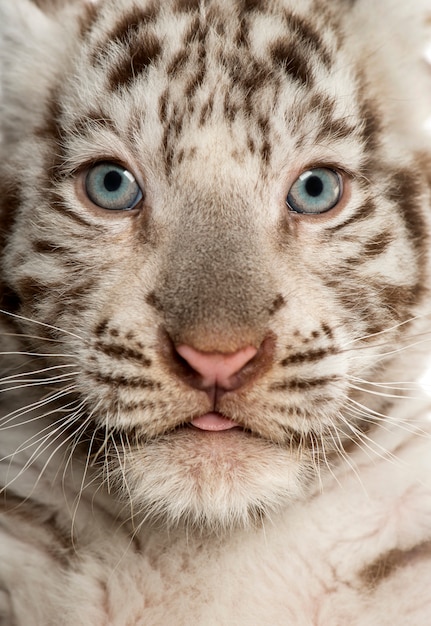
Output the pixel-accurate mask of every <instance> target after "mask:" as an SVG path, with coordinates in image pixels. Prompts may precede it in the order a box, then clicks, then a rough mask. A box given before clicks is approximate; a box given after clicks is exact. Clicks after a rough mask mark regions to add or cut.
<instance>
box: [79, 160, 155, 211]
mask: <svg viewBox="0 0 431 626" xmlns="http://www.w3.org/2000/svg"><path fill="white" fill-rule="evenodd" d="M85 190H86V192H87V195H88V197H89V198H90V200H91V202H93V203H94V204H96V205H97V206H99V207H101V208H102V209H109V210H110V211H129V210H130V209H133V208H134V207H135V206H136V205H137V204H138V202H139V201H140V200H141V199H142V196H143V194H142V191H141V188H140V187H139V185H138V183H137V182H136V179H135V177H134V176H133V174H131V173H130V172H129V171H128V170H126V169H125V168H124V167H122V166H121V165H117V164H116V163H98V164H97V165H94V166H93V167H92V168H91V169H90V170H89V171H88V173H87V177H86V179H85Z"/></svg>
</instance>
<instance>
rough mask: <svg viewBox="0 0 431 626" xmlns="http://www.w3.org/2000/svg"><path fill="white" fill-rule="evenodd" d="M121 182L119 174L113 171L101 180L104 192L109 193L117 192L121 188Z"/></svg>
mask: <svg viewBox="0 0 431 626" xmlns="http://www.w3.org/2000/svg"><path fill="white" fill-rule="evenodd" d="M122 182H123V179H122V177H121V174H120V173H119V172H116V171H115V170H112V171H111V172H108V173H107V174H106V176H105V178H104V179H103V184H104V186H105V188H106V190H107V191H111V192H113V191H118V190H119V189H120V187H121V183H122Z"/></svg>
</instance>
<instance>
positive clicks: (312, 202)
mask: <svg viewBox="0 0 431 626" xmlns="http://www.w3.org/2000/svg"><path fill="white" fill-rule="evenodd" d="M342 195H343V184H342V181H341V176H340V175H339V174H337V172H335V171H334V170H331V169H329V168H326V167H316V168H314V169H310V170H307V171H306V172H303V173H302V174H301V176H300V177H299V178H297V180H296V181H295V182H294V183H293V185H292V187H291V188H290V191H289V193H288V196H287V199H286V203H287V206H288V207H289V208H290V210H291V211H293V212H294V213H306V214H310V215H319V214H320V213H326V211H329V210H330V209H332V208H333V207H334V206H335V205H336V204H338V202H339V201H340V200H341V197H342Z"/></svg>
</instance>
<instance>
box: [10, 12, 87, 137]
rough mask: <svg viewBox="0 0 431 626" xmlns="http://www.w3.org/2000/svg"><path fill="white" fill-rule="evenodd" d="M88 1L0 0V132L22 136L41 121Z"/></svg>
mask: <svg viewBox="0 0 431 626" xmlns="http://www.w3.org/2000/svg"><path fill="white" fill-rule="evenodd" d="M89 2H90V0H13V1H11V0H0V76H1V135H2V141H3V143H4V144H6V145H7V144H9V143H11V142H12V143H14V142H15V141H17V140H19V137H21V136H25V135H26V134H27V133H28V131H29V130H30V128H32V127H34V126H35V124H38V122H39V121H40V119H41V115H42V112H43V107H44V103H45V100H46V97H47V95H48V94H49V88H50V85H51V84H52V82H53V79H54V78H55V76H57V75H58V74H59V73H61V71H62V69H64V63H67V57H68V52H69V51H70V46H71V45H72V42H73V40H74V35H75V32H76V28H77V27H78V20H77V17H78V14H79V12H80V10H82V7H83V6H84V5H86V4H89Z"/></svg>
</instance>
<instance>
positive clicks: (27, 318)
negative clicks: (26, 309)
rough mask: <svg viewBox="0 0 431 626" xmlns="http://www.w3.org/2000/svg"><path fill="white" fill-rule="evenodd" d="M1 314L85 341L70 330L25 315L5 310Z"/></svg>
mask: <svg viewBox="0 0 431 626" xmlns="http://www.w3.org/2000/svg"><path fill="white" fill-rule="evenodd" d="M0 314H2V315H8V316H10V317H14V318H15V319H20V320H22V321H24V322H30V323H31V324H39V326H44V327H45V328H51V329H52V330H57V331H58V332H60V333H64V334H65V335H70V336H71V337H75V338H76V339H80V340H81V341H82V340H83V338H82V337H80V336H79V335H77V334H76V333H72V332H71V331H69V330H64V329H63V328H59V327H58V326H53V325H52V324H47V323H46V322H40V321H39V320H34V319H31V318H30V317H26V316H24V315H18V314H17V313H11V312H10V311H5V310H4V309H0Z"/></svg>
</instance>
